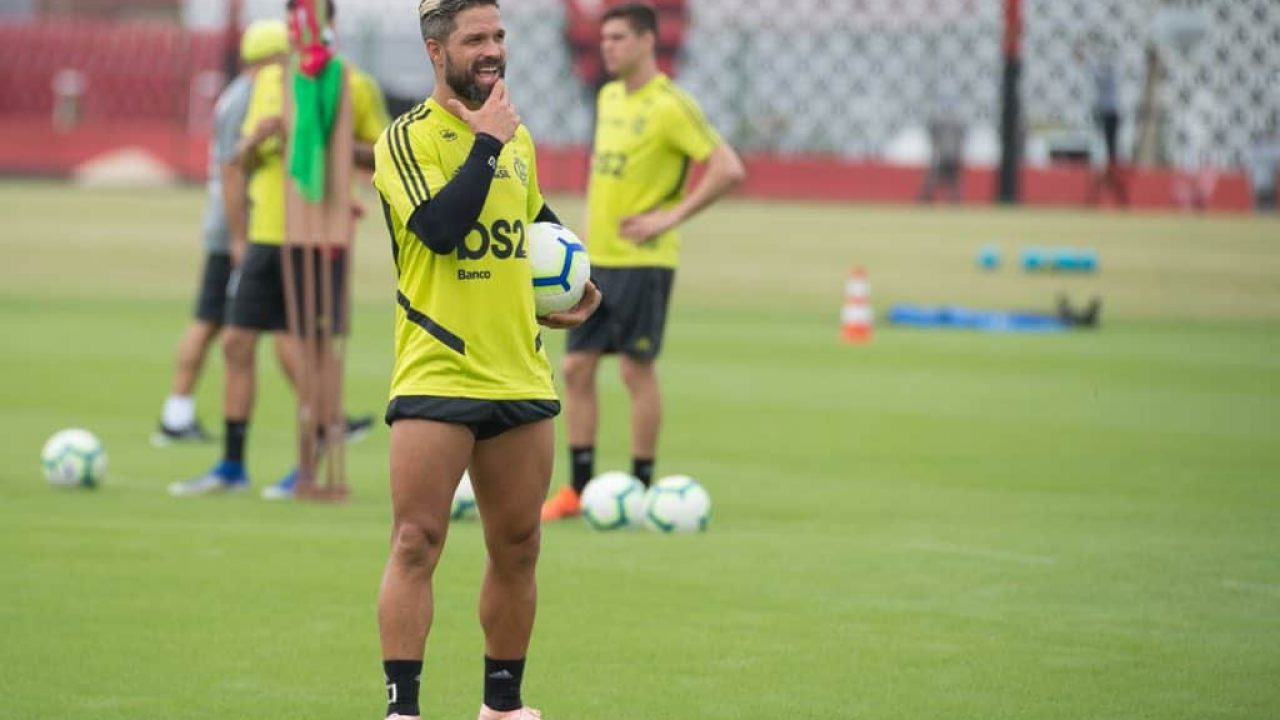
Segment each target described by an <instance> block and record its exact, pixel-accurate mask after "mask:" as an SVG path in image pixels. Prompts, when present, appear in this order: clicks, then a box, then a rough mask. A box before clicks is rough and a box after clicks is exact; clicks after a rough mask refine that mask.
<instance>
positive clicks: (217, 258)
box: [151, 20, 290, 446]
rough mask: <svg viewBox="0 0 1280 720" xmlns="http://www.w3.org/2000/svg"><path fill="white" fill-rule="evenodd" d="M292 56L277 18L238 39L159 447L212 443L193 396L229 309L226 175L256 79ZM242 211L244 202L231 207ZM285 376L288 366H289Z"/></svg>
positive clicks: (221, 99)
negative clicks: (200, 260) (193, 289)
mask: <svg viewBox="0 0 1280 720" xmlns="http://www.w3.org/2000/svg"><path fill="white" fill-rule="evenodd" d="M288 53H289V32H288V29H287V28H286V27H285V24H284V23H283V22H281V21H279V20H259V21H257V22H254V23H252V24H250V25H249V27H247V28H245V31H244V34H243V35H242V36H241V38H240V61H241V65H242V67H243V69H242V70H241V72H240V74H239V75H237V76H236V78H235V79H234V80H232V81H231V83H230V84H229V85H227V87H226V89H224V90H223V91H222V94H220V95H219V96H218V100H217V103H216V104H215V105H214V120H213V136H212V137H211V138H210V140H209V165H208V182H207V188H208V198H207V200H206V203H205V212H204V224H203V229H202V234H203V237H204V248H205V260H204V271H203V273H202V275H201V279H200V289H199V290H198V291H197V293H196V306H195V317H194V318H193V319H192V321H191V323H190V324H189V325H188V326H187V329H186V331H185V332H184V333H183V334H182V339H181V341H179V343H178V355H177V362H176V370H175V372H174V378H173V386H172V390H171V391H170V395H169V397H168V398H166V399H165V401H164V406H163V408H162V409H161V413H160V423H159V427H158V428H157V429H156V431H155V433H154V434H153V435H152V438H151V442H152V444H154V445H156V446H165V445H170V444H172V443H189V442H209V441H210V439H211V438H210V437H209V435H208V434H207V433H206V432H205V430H204V428H203V426H201V424H200V421H199V419H198V418H197V417H196V403H195V397H194V395H193V393H194V391H195V387H196V382H197V381H198V380H199V379H200V370H201V368H202V367H204V359H205V356H206V355H207V354H208V352H209V347H210V346H211V345H212V344H213V341H214V339H215V338H216V337H218V334H219V333H220V332H221V330H222V326H223V324H224V321H225V319H226V317H225V315H226V311H227V285H228V283H229V281H230V279H231V268H232V261H231V236H230V231H229V229H228V223H227V207H228V204H229V203H228V198H226V197H224V184H223V182H222V180H223V176H224V174H225V173H227V172H237V171H238V168H235V167H231V165H232V161H233V160H234V159H235V155H236V145H237V144H238V143H239V142H240V126H241V125H242V124H243V123H244V118H245V114H246V113H247V112H248V110H249V98H250V96H251V93H252V90H253V79H254V77H255V76H256V75H257V73H258V71H259V70H260V69H262V68H263V67H266V66H268V65H273V64H278V63H280V62H281V61H282V60H283V59H284V58H285V57H286V56H287V55H288ZM231 204H233V205H235V206H238V207H241V208H243V207H244V205H245V203H244V200H243V199H240V201H239V202H238V203H236V202H233V203H231ZM284 359H285V358H284V356H283V355H282V356H281V360H282V364H284V367H285V372H286V374H288V373H289V369H290V366H289V365H288V364H285V363H284V362H283V361H284Z"/></svg>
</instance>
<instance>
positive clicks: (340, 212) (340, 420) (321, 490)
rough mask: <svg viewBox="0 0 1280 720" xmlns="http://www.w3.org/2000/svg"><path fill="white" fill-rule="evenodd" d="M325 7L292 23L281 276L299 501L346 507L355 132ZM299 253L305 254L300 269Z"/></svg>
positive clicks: (346, 80)
mask: <svg viewBox="0 0 1280 720" xmlns="http://www.w3.org/2000/svg"><path fill="white" fill-rule="evenodd" d="M325 4H326V3H325V2H324V0H300V2H299V3H298V8H299V11H298V13H297V14H295V16H294V17H293V18H291V19H292V20H294V21H295V22H294V26H293V31H294V35H295V38H294V39H295V41H297V42H298V43H300V47H302V48H303V50H302V54H301V56H299V55H298V54H296V53H295V56H294V59H293V61H292V62H291V64H290V71H289V72H288V73H286V80H285V84H284V85H285V87H284V90H285V93H284V96H285V104H284V109H285V118H286V119H287V122H288V125H289V127H290V128H291V132H289V133H288V135H287V143H286V145H287V147H286V149H285V157H286V159H287V165H288V170H289V178H288V181H287V182H286V190H285V241H284V246H283V248H282V249H281V271H282V273H283V275H284V287H285V310H286V316H287V318H288V325H289V332H290V336H291V337H296V338H300V339H301V343H300V344H301V353H300V354H301V362H300V363H299V365H300V371H299V374H298V379H297V396H298V481H297V485H296V486H295V490H294V497H296V498H299V499H311V500H342V499H344V498H346V496H347V471H346V455H345V443H346V438H345V434H346V419H345V418H346V413H345V412H344V411H343V407H342V396H343V392H342V376H343V372H344V370H343V366H344V363H345V349H346V341H345V333H344V332H341V331H339V328H340V327H341V328H343V329H345V327H344V326H345V325H346V324H347V319H348V318H349V317H350V300H349V298H350V294H351V293H350V275H351V261H352V259H353V258H352V255H351V253H350V252H348V251H349V249H350V246H351V241H352V238H353V237H354V235H355V213H354V208H355V199H354V197H353V195H352V182H353V180H354V152H355V126H354V118H353V112H352V105H351V91H350V88H351V83H350V77H349V75H350V73H349V69H348V68H347V67H346V66H345V64H344V63H343V62H342V60H341V59H340V58H338V57H336V56H333V55H332V54H331V53H329V52H328V50H327V49H323V48H321V45H322V44H323V43H324V41H325V37H324V33H322V32H320V30H319V21H318V20H317V18H320V17H325V16H324V15H320V14H319V13H320V12H321V11H325ZM295 250H301V252H299V253H298V254H297V261H296V262H295V254H294V251H295ZM342 260H345V262H344V261H342ZM299 266H300V267H299ZM335 268H337V269H338V270H335ZM335 276H336V277H335ZM299 280H301V282H300V283H299V282H298V281H299ZM299 287H300V289H301V293H299V292H298V288H299ZM322 464H323V467H324V477H323V478H321V477H320V476H319V469H320V467H321V465H322Z"/></svg>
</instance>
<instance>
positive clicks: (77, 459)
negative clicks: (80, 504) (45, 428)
mask: <svg viewBox="0 0 1280 720" xmlns="http://www.w3.org/2000/svg"><path fill="white" fill-rule="evenodd" d="M40 464H41V466H42V467H43V468H44V476H45V479H47V480H48V481H49V484H51V485H57V486H59V487H85V488H91V487H96V486H97V485H98V483H99V482H101V481H102V479H103V478H104V477H106V475H107V453H106V451H105V450H104V449H103V447H102V442H101V441H100V440H98V438H97V437H95V436H94V434H93V433H91V432H89V431H88V430H80V429H70V430H62V431H60V432H57V433H55V434H54V435H53V437H51V438H49V440H48V442H46V443H45V444H44V449H43V450H41V451H40Z"/></svg>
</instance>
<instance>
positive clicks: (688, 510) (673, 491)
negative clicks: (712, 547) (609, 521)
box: [644, 475, 711, 533]
mask: <svg viewBox="0 0 1280 720" xmlns="http://www.w3.org/2000/svg"><path fill="white" fill-rule="evenodd" d="M710 519H711V495H709V494H708V493H707V491H706V488H704V487H702V485H701V484H699V483H698V481H697V480H694V479H693V478H691V477H689V476H688V475H668V476H667V477H664V478H662V479H661V480H659V481H658V482H656V483H654V484H653V487H651V488H649V492H648V493H646V494H645V498H644V524H645V527H647V528H649V529H650V530H657V531H658V532H664V533H672V532H702V531H704V530H706V529H707V523H708V522H709V521H710Z"/></svg>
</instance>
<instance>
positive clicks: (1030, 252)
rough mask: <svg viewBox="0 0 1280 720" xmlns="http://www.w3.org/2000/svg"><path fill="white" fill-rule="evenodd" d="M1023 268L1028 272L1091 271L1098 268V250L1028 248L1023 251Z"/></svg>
mask: <svg viewBox="0 0 1280 720" xmlns="http://www.w3.org/2000/svg"><path fill="white" fill-rule="evenodd" d="M1022 269H1023V270H1026V271H1027V272H1039V271H1042V270H1052V271H1054V272H1082V273H1089V272H1093V271H1095V270H1097V269H1098V251H1097V250H1094V249H1092V248H1049V249H1047V250H1046V249H1044V248H1035V247H1032V248H1026V249H1024V250H1023V251H1022Z"/></svg>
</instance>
